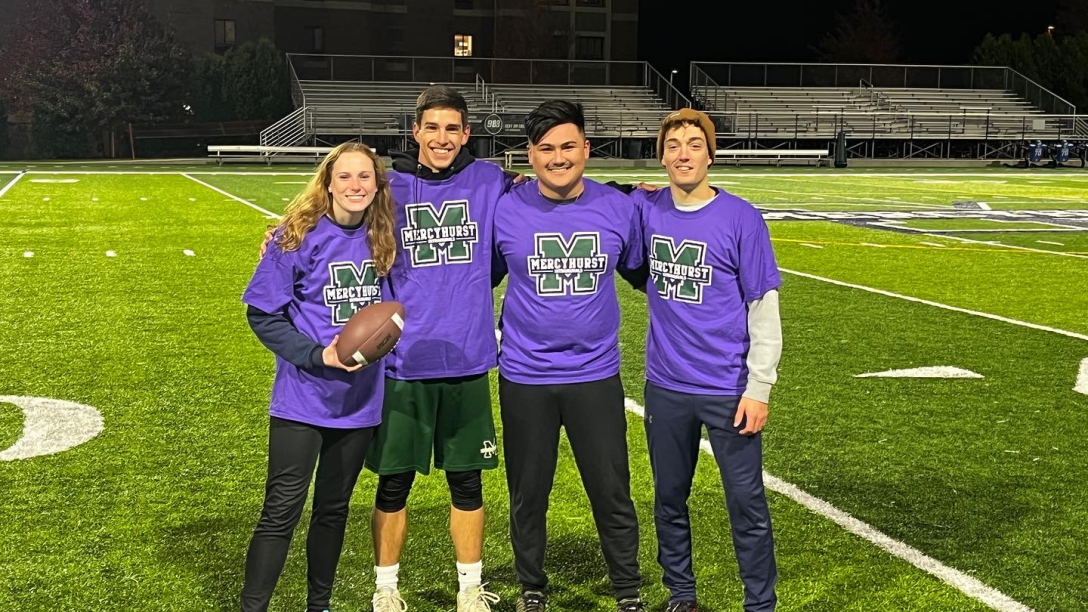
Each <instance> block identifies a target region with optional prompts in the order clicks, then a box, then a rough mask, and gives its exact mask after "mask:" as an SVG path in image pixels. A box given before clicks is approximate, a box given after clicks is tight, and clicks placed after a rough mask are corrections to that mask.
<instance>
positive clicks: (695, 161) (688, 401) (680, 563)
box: [636, 109, 782, 612]
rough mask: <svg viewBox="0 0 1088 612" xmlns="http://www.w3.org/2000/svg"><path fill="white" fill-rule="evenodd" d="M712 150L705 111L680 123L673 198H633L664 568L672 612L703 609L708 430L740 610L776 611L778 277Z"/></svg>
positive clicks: (663, 154) (668, 140)
mask: <svg viewBox="0 0 1088 612" xmlns="http://www.w3.org/2000/svg"><path fill="white" fill-rule="evenodd" d="M714 143H715V140H714V124H713V123H712V122H711V121H710V118H709V117H707V116H706V115H705V114H704V113H701V112H698V111H694V110H691V109H683V110H681V111H677V112H675V113H672V114H670V115H669V116H668V117H666V118H665V120H664V122H663V123H662V124H661V130H660V132H659V134H658V140H657V155H658V158H659V159H660V160H661V163H662V165H663V166H665V169H666V170H667V171H668V174H669V189H662V190H660V191H657V192H654V193H650V194H646V193H645V192H638V195H637V196H636V198H637V199H638V202H639V208H640V210H641V217H642V235H643V242H644V245H645V252H646V257H647V265H648V273H649V279H650V281H651V282H650V283H649V284H648V285H647V287H646V293H647V296H648V304H649V312H650V327H649V334H648V337H647V342H646V394H645V395H646V402H645V403H646V411H645V412H646V417H645V425H646V438H647V442H648V445H649V450H650V465H651V467H652V468H653V473H654V498H655V501H654V523H655V526H656V528H657V539H658V561H659V562H660V563H661V566H662V568H663V569H664V577H663V582H664V584H665V586H666V587H667V588H668V589H669V591H670V593H671V596H670V601H669V604H668V606H667V607H666V612H695V611H696V610H697V609H698V608H697V604H696V597H695V574H694V573H693V571H692V563H691V527H690V522H689V519H688V506H687V500H688V497H689V495H690V494H691V485H692V480H693V478H694V475H695V465H696V462H697V461H698V457H699V445H700V441H701V434H702V428H703V427H704V426H705V427H706V429H707V433H708V434H709V437H710V444H711V447H712V448H713V450H714V458H715V459H716V460H717V462H718V469H719V471H720V474H721V479H722V484H723V486H724V488H725V498H726V507H727V508H728V511H729V520H730V524H731V527H732V532H733V544H734V548H735V553H736V556H737V562H738V564H739V567H740V576H741V581H742V582H743V583H744V610H745V611H746V612H771V611H773V610H774V609H775V605H776V602H777V598H776V596H775V591H774V587H775V582H776V579H777V569H776V564H775V557H774V540H773V537H772V534H771V517H770V513H769V511H768V508H767V497H766V494H765V492H764V488H763V440H762V435H761V434H760V431H761V430H762V429H763V425H764V423H765V422H766V420H767V403H768V401H769V397H770V391H771V385H773V384H774V382H775V381H776V380H777V366H778V360H779V357H780V355H781V352H782V330H781V324H780V320H779V315H778V287H779V286H780V285H781V284H782V279H781V278H780V277H779V273H778V268H777V266H776V264H775V258H774V252H773V250H772V248H771V240H770V235H769V233H768V231H767V224H766V223H765V222H764V221H763V218H762V216H761V215H760V213H759V211H758V210H756V209H755V208H754V207H753V206H752V205H751V204H749V203H748V202H746V201H744V200H742V199H740V198H738V197H736V196H733V195H730V194H728V193H726V192H725V191H723V190H721V189H717V188H714V187H711V186H710V184H709V179H708V176H707V175H708V171H709V167H710V164H711V163H712V162H713V159H714V146H715V144H714ZM719 605H721V604H719Z"/></svg>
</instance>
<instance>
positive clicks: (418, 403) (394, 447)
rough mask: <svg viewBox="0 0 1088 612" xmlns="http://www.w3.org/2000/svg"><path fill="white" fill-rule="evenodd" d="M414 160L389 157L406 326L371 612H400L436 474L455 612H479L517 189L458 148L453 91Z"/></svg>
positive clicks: (375, 465)
mask: <svg viewBox="0 0 1088 612" xmlns="http://www.w3.org/2000/svg"><path fill="white" fill-rule="evenodd" d="M413 132H414V135H415V139H416V142H417V143H418V144H419V148H418V150H412V151H408V152H405V153H400V152H393V153H392V157H393V171H392V172H390V173H389V180H390V186H391V188H392V192H393V199H394V200H395V202H396V205H395V206H394V212H395V215H396V232H395V233H396V238H397V247H398V249H397V259H396V261H395V262H394V264H393V268H392V269H391V271H390V274H389V299H391V300H397V301H400V302H401V303H403V304H404V310H405V317H406V318H407V319H410V320H411V321H412V325H411V326H406V327H405V330H404V335H403V336H401V339H400V342H399V343H398V344H397V346H396V348H395V349H394V350H393V352H392V353H390V354H389V356H387V357H386V359H385V361H386V364H387V370H386V381H385V405H384V408H383V410H382V422H381V425H380V426H379V427H378V430H377V433H376V435H375V438H374V443H373V444H372V445H371V447H370V454H369V455H368V456H367V460H366V466H367V468H369V469H371V470H372V471H374V472H376V473H377V474H378V475H379V476H378V492H377V499H376V501H375V503H374V512H373V515H372V518H371V530H372V534H373V540H374V557H375V574H376V581H375V582H376V583H375V592H374V597H373V606H374V611H375V612H403V611H404V610H406V609H407V605H406V604H405V603H404V600H403V599H402V598H401V596H400V591H399V577H398V571H399V568H400V555H401V551H402V549H403V547H404V540H405V537H406V534H407V523H408V515H407V502H408V495H409V493H410V492H411V489H412V483H413V481H414V479H415V474H416V473H417V472H419V473H421V474H427V473H429V472H430V469H431V459H432V454H433V458H434V467H435V468H437V469H440V470H443V471H444V472H445V473H446V480H447V482H448V484H449V489H450V497H451V508H450V536H451V538H452V540H453V548H454V553H455V555H456V561H457V574H458V585H459V592H458V595H457V611H458V612H477V611H480V612H483V611H485V610H488V609H489V608H490V605H491V604H492V603H494V602H495V601H497V600H498V598H497V597H496V596H495V595H494V594H492V593H489V592H487V591H486V590H484V588H483V586H482V584H481V572H482V561H481V556H482V551H483V537H484V507H483V485H482V480H481V474H480V471H481V470H482V469H494V468H496V467H498V455H497V453H498V449H497V440H496V437H495V425H494V421H493V417H492V412H491V387H490V383H489V380H488V374H487V372H488V370H490V369H491V368H492V367H494V366H495V361H496V345H495V328H494V306H493V304H492V293H491V276H490V271H491V235H492V219H493V218H494V213H495V203H496V202H497V201H498V199H499V197H500V196H501V195H502V194H503V193H504V192H506V191H507V190H508V189H509V187H510V185H511V183H512V179H511V177H510V176H509V175H507V174H505V173H504V172H503V171H502V169H501V168H499V167H498V166H497V165H495V164H492V163H490V162H485V161H479V160H476V159H474V158H473V157H472V155H470V154H469V152H468V150H467V149H465V148H463V146H464V144H465V142H467V140H468V137H469V125H468V105H467V104H466V102H465V99H464V97H462V96H461V94H459V93H458V92H457V91H455V90H453V89H451V88H449V87H446V86H442V85H436V86H433V87H429V88H428V89H427V90H425V91H424V92H423V93H422V94H421V95H420V96H419V99H418V101H417V103H416V122H415V125H413Z"/></svg>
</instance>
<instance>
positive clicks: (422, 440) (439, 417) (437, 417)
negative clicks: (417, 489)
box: [366, 373, 499, 474]
mask: <svg viewBox="0 0 1088 612" xmlns="http://www.w3.org/2000/svg"><path fill="white" fill-rule="evenodd" d="M432 449H433V450H434V467H436V468H438V469H440V470H445V471H447V472H463V471H469V470H480V469H485V470H490V469H494V468H496V467H498V466H499V456H498V455H499V453H498V440H497V439H496V437H495V421H494V418H493V417H492V415H491V382H490V381H489V380H488V377H487V374H486V373H484V374H479V375H477V376H467V377H463V378H438V379H430V380H397V379H394V378H386V379H385V403H384V404H383V405H382V423H381V425H379V426H378V431H377V433H376V434H375V435H374V441H373V442H372V443H371V444H370V452H369V453H368V454H367V458H366V467H367V469H369V470H371V471H372V472H376V473H378V474H400V473H403V472H411V471H412V470H415V471H417V472H419V473H420V474H429V473H430V471H431V450H432Z"/></svg>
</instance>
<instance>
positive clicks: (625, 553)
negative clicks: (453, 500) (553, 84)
mask: <svg viewBox="0 0 1088 612" xmlns="http://www.w3.org/2000/svg"><path fill="white" fill-rule="evenodd" d="M525 127H526V131H527V133H528V136H529V161H530V163H531V164H532V166H533V170H534V171H535V173H536V176H537V178H536V180H532V181H527V182H524V183H522V184H520V185H517V186H515V187H514V188H513V189H511V190H510V192H509V193H508V194H507V195H505V196H503V197H502V198H501V200H500V201H499V204H498V206H497V210H496V213H495V229H494V231H495V235H494V253H495V255H494V263H493V264H492V277H493V283H494V284H496V285H497V284H498V282H499V281H501V279H502V278H503V277H504V276H507V275H509V280H508V283H507V287H506V298H505V300H504V303H503V308H502V317H501V320H500V329H501V330H502V351H501V352H500V355H499V404H500V409H501V416H502V424H503V457H504V460H505V463H506V481H507V486H508V488H509V491H510V541H511V544H512V545H513V549H514V567H515V570H516V573H517V578H518V581H519V582H520V583H521V588H522V593H521V596H520V598H519V600H518V602H517V605H516V609H517V612H542V611H543V610H544V608H545V605H546V601H547V599H546V598H547V595H546V589H547V583H548V579H547V575H546V574H545V572H544V549H545V546H546V543H547V533H546V522H547V510H548V497H549V495H550V493H551V489H552V483H553V480H554V478H555V469H556V464H557V460H558V450H559V432H560V428H564V427H565V428H566V432H567V437H568V439H569V440H570V444H571V449H572V450H573V452H574V457H575V461H576V462H577V464H578V469H579V471H580V472H581V475H582V482H583V483H584V485H585V489H586V493H587V495H588V496H589V501H590V505H591V506H592V509H593V517H594V521H595V523H596V525H597V533H598V535H599V537H600V541H601V548H602V550H603V552H604V557H605V561H606V563H607V564H608V571H609V577H610V579H611V582H612V588H613V590H614V593H615V596H616V599H617V602H618V610H619V611H620V612H641V611H642V610H644V609H645V608H644V605H643V603H642V601H641V600H640V599H639V584H640V582H641V576H640V574H639V565H638V533H639V530H638V518H637V516H636V514H635V506H634V503H633V502H632V500H631V486H630V468H629V465H628V454H627V419H626V415H625V411H624V393H623V385H622V383H621V382H620V377H619V366H620V350H619V322H620V318H619V304H618V302H617V299H616V285H615V282H614V274H615V273H616V272H619V273H620V274H621V275H624V276H626V275H627V274H628V273H629V272H631V271H634V270H638V269H639V268H640V267H641V266H642V244H641V238H640V234H639V224H638V212H637V208H636V207H635V206H634V204H633V203H632V202H631V200H630V199H629V198H628V197H627V196H626V195H624V194H623V193H621V192H620V191H617V190H616V189H613V188H611V187H608V186H604V185H601V184H600V183H597V182H594V181H592V180H589V179H586V178H584V177H583V173H584V171H585V165H586V158H587V157H588V156H589V141H588V140H586V137H585V118H584V114H583V110H582V107H581V105H579V104H574V103H571V102H566V101H563V100H551V101H548V102H545V103H543V104H541V105H540V106H539V107H537V108H536V109H535V110H533V111H532V112H531V113H529V115H528V117H527V118H526V121H525Z"/></svg>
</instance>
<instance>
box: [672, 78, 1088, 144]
mask: <svg viewBox="0 0 1088 612" xmlns="http://www.w3.org/2000/svg"><path fill="white" fill-rule="evenodd" d="M691 78H692V96H693V98H694V99H695V101H696V102H697V103H698V104H700V105H702V106H703V107H704V108H706V109H707V110H708V111H710V112H711V113H712V114H713V115H715V116H716V117H717V119H718V121H719V124H720V131H719V136H725V137H727V138H730V137H731V138H743V139H761V138H763V139H771V140H775V139H806V138H807V139H826V138H833V137H835V135H836V134H838V133H840V132H844V133H846V135H847V138H848V139H869V140H874V141H875V140H904V141H908V140H915V139H919V140H935V139H943V140H948V141H952V140H959V141H979V142H983V141H994V142H997V141H1004V142H1012V141H1024V140H1032V139H1042V140H1054V139H1061V138H1076V137H1083V136H1086V135H1088V125H1086V124H1085V122H1084V121H1083V119H1082V118H1080V117H1078V116H1077V114H1076V108H1075V107H1074V106H1073V105H1072V104H1070V103H1069V102H1067V101H1065V100H1063V99H1062V98H1060V97H1058V96H1057V95H1056V94H1054V93H1053V92H1050V91H1048V90H1046V89H1045V88H1043V87H1042V86H1040V85H1038V84H1037V83H1034V82H1033V81H1031V80H1030V79H1027V78H1026V77H1024V76H1023V75H1021V74H1019V73H1017V72H1016V71H1014V70H1011V69H1009V68H1004V67H993V66H913V65H865V64H839V65H833V64H749V63H732V64H725V63H700V64H697V63H693V64H692V68H691Z"/></svg>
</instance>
